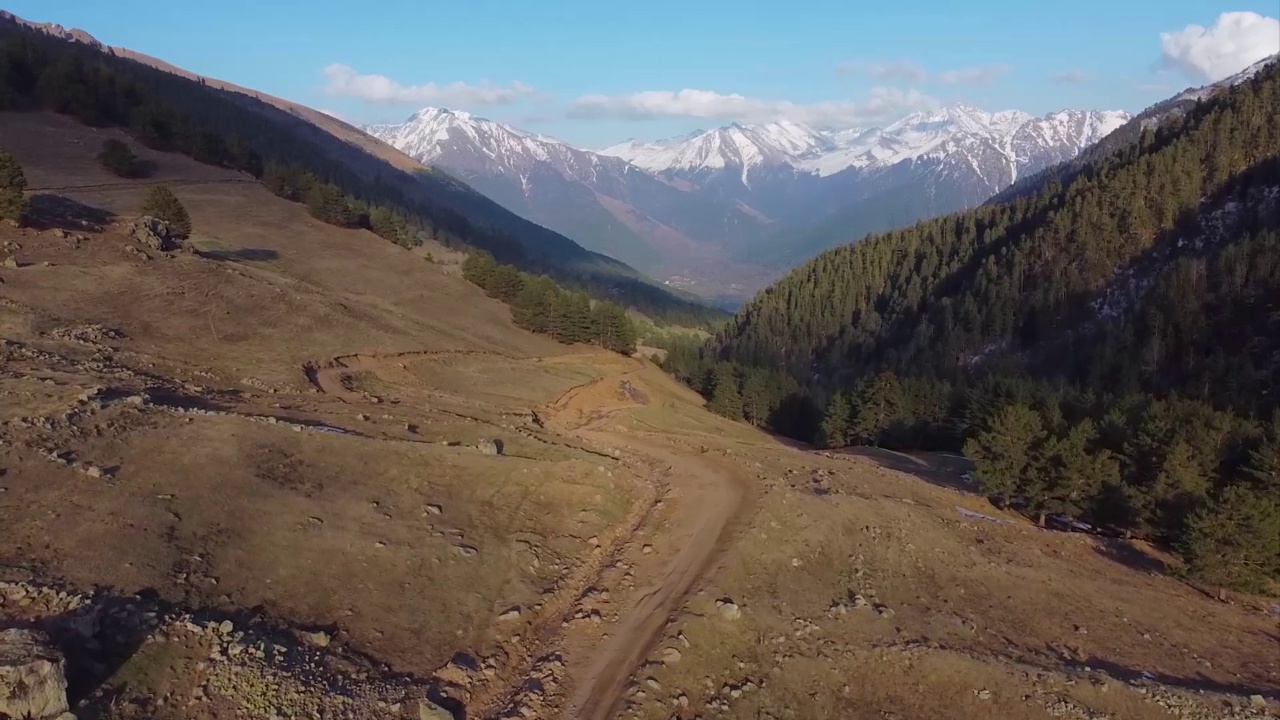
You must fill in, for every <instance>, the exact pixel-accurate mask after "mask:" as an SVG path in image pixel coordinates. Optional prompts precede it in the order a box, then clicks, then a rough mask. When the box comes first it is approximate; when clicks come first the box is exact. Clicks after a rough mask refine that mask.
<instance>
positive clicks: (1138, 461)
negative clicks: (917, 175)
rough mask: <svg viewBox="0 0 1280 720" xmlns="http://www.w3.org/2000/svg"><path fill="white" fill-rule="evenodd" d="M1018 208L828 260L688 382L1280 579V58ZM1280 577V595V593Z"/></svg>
mask: <svg viewBox="0 0 1280 720" xmlns="http://www.w3.org/2000/svg"><path fill="white" fill-rule="evenodd" d="M1067 177H1068V179H1060V178H1059V176H1057V175H1055V174H1053V173H1048V174H1046V176H1045V180H1044V182H1043V183H1042V184H1041V185H1040V186H1039V187H1038V188H1033V189H1031V190H1024V191H1022V192H1020V193H1018V195H1017V197H1016V198H1013V199H1011V200H1009V201H1007V202H1002V203H993V204H990V205H987V206H983V207H980V208H977V209H974V210H971V211H967V212H962V213H958V214H953V215H950V216H946V217H942V218H938V219H934V220H929V221H924V222H920V223H918V224H915V225H913V226H910V227H905V228H902V229H899V230H895V231H893V232H888V233H884V234H881V235H877V236H872V237H869V238H868V239H866V240H864V241H862V242H860V243H857V244H854V245H848V246H844V247H840V248H835V249H832V250H829V251H827V252H824V253H823V254H821V255H819V256H818V257H816V258H815V259H813V260H812V261H810V262H809V263H807V264H805V265H804V266H802V267H800V268H798V269H796V270H795V271H793V272H792V273H791V274H790V275H789V276H788V277H786V278H785V279H783V280H782V281H780V282H778V283H777V284H776V285H774V286H772V287H770V288H768V289H767V290H765V291H763V292H761V293H760V294H759V295H757V296H756V297H755V298H754V299H753V300H751V301H750V302H749V303H748V304H747V305H746V306H745V307H744V308H743V309H742V311H741V312H739V313H738V315H737V316H736V317H734V318H733V320H732V321H731V322H730V323H729V324H728V325H727V326H726V327H725V328H724V329H723V330H722V331H721V332H719V333H718V334H717V335H716V336H715V337H714V338H713V339H712V340H711V341H709V342H708V343H706V344H697V343H693V342H686V343H677V344H675V345H673V346H672V347H670V348H669V351H670V352H669V355H668V360H667V368H668V369H669V370H670V371H671V372H673V373H674V374H676V375H677V376H678V377H680V378H681V379H682V380H684V381H685V382H687V383H689V384H691V385H692V386H694V387H696V388H698V389H701V390H702V391H703V392H704V394H705V395H706V396H707V398H708V402H709V405H710V407H711V408H712V409H713V410H715V411H717V412H720V413H722V414H724V415H727V416H729V417H733V418H740V419H744V420H746V421H748V422H751V423H753V424H756V425H759V426H762V427H765V428H768V429H770V430H772V431H774V432H778V433H781V434H784V435H789V436H792V437H796V438H800V439H803V440H806V441H810V442H814V443H816V444H819V445H821V446H826V447H841V446H846V445H852V444H875V445H880V446H884V447H889V448H896V449H919V450H943V451H955V452H963V453H964V454H965V455H967V456H968V457H969V458H971V459H972V460H973V461H974V463H975V469H974V471H973V473H972V475H973V480H974V482H975V483H976V485H977V488H978V489H980V490H981V491H983V492H984V493H986V494H987V495H989V496H991V497H993V498H994V499H996V500H997V501H998V502H1002V503H1008V504H1010V505H1013V506H1015V507H1018V508H1019V509H1021V510H1022V511H1024V512H1025V513H1027V514H1028V515H1029V516H1030V517H1033V518H1035V519H1037V520H1039V521H1041V522H1043V521H1044V520H1045V519H1046V517H1049V516H1053V515H1056V514H1062V515H1067V516H1070V517H1072V518H1077V519H1079V520H1081V521H1083V522H1086V523H1091V524H1093V525H1096V526H1098V527H1099V528H1107V529H1111V530H1114V531H1117V532H1124V533H1127V534H1130V535H1134V536H1139V537H1144V538H1148V539H1152V540H1156V541H1160V542H1163V543H1166V544H1167V545H1169V546H1171V547H1173V548H1175V549H1177V550H1179V551H1180V552H1181V554H1182V556H1183V558H1184V559H1185V561H1186V569H1187V571H1188V572H1189V573H1190V574H1192V575H1193V576H1194V577H1196V578H1199V579H1200V580H1202V581H1204V582H1207V583H1213V584H1217V585H1220V586H1231V587H1237V588H1241V589H1246V590H1262V589H1264V588H1266V587H1267V585H1268V583H1269V582H1273V581H1274V580H1276V579H1277V578H1280V65H1278V64H1276V63H1273V64H1272V65H1270V66H1269V67H1267V68H1264V69H1263V70H1262V71H1261V72H1260V73H1259V74H1258V75H1257V76H1256V77H1255V78H1254V79H1252V80H1250V81H1246V82H1244V83H1242V84H1240V85H1238V86H1235V87H1232V88H1227V89H1224V90H1222V91H1220V92H1218V93H1216V94H1215V95H1214V96H1213V97H1211V98H1209V99H1206V100H1202V101H1200V102H1199V103H1197V104H1196V105H1195V106H1194V107H1191V108H1189V109H1188V110H1187V111H1186V112H1185V113H1183V114H1180V115H1177V116H1174V117H1171V118H1169V119H1167V120H1166V121H1164V122H1163V124H1160V125H1159V126H1154V127H1152V126H1148V127H1146V128H1144V129H1142V131H1141V132H1140V133H1137V136H1136V137H1135V138H1134V139H1133V140H1132V141H1130V142H1128V143H1124V144H1121V145H1119V146H1117V147H1115V148H1114V149H1112V150H1111V152H1109V153H1108V154H1105V155H1101V156H1098V157H1095V158H1094V159H1092V160H1090V161H1089V162H1087V163H1085V164H1084V165H1083V166H1081V167H1078V168H1073V172H1072V173H1070V174H1069V176H1067ZM1272 587H1275V586H1272Z"/></svg>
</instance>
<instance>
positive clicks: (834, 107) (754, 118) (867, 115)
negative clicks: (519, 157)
mask: <svg viewBox="0 0 1280 720" xmlns="http://www.w3.org/2000/svg"><path fill="white" fill-rule="evenodd" d="M938 105H939V103H938V101H937V100H935V99H933V98H931V97H929V96H928V95H925V94H923V93H921V92H920V91H918V90H900V89H898V88H886V87H876V88H872V89H871V93H870V95H869V96H868V97H867V99H866V100H865V101H862V102H853V101H844V100H829V101H824V102H816V103H794V102H791V101H789V100H766V99H763V98H753V97H747V96H745V95H738V94H731V95H725V94H722V93H718V92H715V91H712V90H692V89H685V90H680V91H678V92H672V91H670V90H652V91H648V92H638V93H632V94H630V95H614V96H610V95H583V96H582V97H579V98H578V99H576V100H574V101H573V102H572V103H570V105H569V115H570V117H576V118H602V117H615V118H623V119H628V120H651V119H655V118H662V117H689V118H710V119H716V120H736V121H741V122H748V123H761V122H774V121H778V120H790V121H793V122H800V123H805V124H807V125H816V126H826V125H841V126H854V125H864V124H877V123H881V122H884V121H886V120H893V119H896V118H898V117H900V116H902V115H905V114H907V113H910V112H915V111H917V110H930V109H933V108H936V107H938Z"/></svg>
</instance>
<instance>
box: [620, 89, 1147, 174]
mask: <svg viewBox="0 0 1280 720" xmlns="http://www.w3.org/2000/svg"><path fill="white" fill-rule="evenodd" d="M1128 120H1129V114H1128V113H1126V112H1123V111H1119V110H1101V111H1079V110H1063V111H1061V112H1056V113H1050V114H1049V115H1046V116H1044V117H1042V118H1036V117H1032V116H1030V115H1028V114H1026V113H1024V112H1021V111H1018V110H1008V111H1004V112H997V113H987V112H984V111H982V110H980V109H978V108H976V107H973V106H970V105H955V106H952V107H947V108H943V109H942V110H940V111H938V112H933V113H915V114H912V115H908V116H907V117H905V118H903V119H902V120H899V121H898V122H896V123H894V124H892V125H890V126H888V127H886V128H847V129H842V130H834V131H832V130H826V131H824V130H815V129H813V128H809V127H806V126H804V125H800V124H797V123H769V124H767V125H759V126H743V125H738V124H733V125H729V126H726V127H723V128H719V129H716V130H710V131H705V132H702V131H700V132H697V133H694V134H692V135H687V136H684V137H679V138H672V139H669V140H662V141H658V142H651V143H644V142H637V141H635V140H631V141H628V142H625V143H621V144H619V145H614V146H612V147H608V148H605V149H604V150H601V151H600V152H601V153H602V154H604V155H612V156H614V157H620V158H622V159H624V160H627V161H629V162H631V163H632V164H634V165H636V166H638V167H641V168H644V169H645V170H648V171H650V172H653V173H671V174H677V175H680V174H690V173H693V174H697V173H704V172H708V171H710V172H718V171H725V170H732V171H734V172H736V173H737V174H738V175H739V177H740V179H741V180H742V182H743V184H744V185H749V184H750V182H751V177H752V174H753V173H754V172H755V171H757V170H760V169H764V168H769V167H776V166H779V165H786V166H789V167H791V168H793V169H795V170H796V171H798V172H802V173H812V174H816V175H818V176H820V177H827V176H830V175H835V174H838V173H840V172H843V171H845V170H850V169H857V170H863V171H875V170H884V169H888V168H891V167H893V166H894V165H897V164H899V163H902V162H908V161H919V160H921V159H925V158H932V159H937V158H951V157H955V158H957V159H963V160H968V161H969V162H970V164H971V165H972V169H973V171H974V173H975V174H976V175H978V176H980V177H986V178H988V180H989V182H988V184H992V185H995V184H1000V183H1001V182H1002V177H1003V176H1005V175H1008V176H1011V177H1012V179H1017V176H1018V175H1019V174H1020V173H1024V172H1028V171H1031V172H1034V171H1036V170H1039V169H1041V168H1044V167H1047V166H1048V165H1052V164H1054V163H1057V162H1061V161H1063V160H1066V159H1068V158H1071V157H1074V156H1075V155H1076V154H1077V153H1079V152H1080V151H1081V150H1083V149H1084V148H1086V147H1088V146H1089V145H1091V144H1093V143H1095V142H1097V141H1098V140H1100V139H1101V138H1102V137H1104V136H1105V135H1107V134H1108V133H1110V132H1111V131H1112V130H1115V129H1116V128H1118V127H1120V126H1121V125H1123V124H1124V123H1125V122H1127V121H1128ZM992 161H995V162H997V163H998V165H996V166H993V165H991V164H990V163H991V162H992ZM1012 179H1011V180H1009V181H1008V182H1012ZM1008 182H1005V183H1004V184H1008ZM995 189H996V190H998V189H999V188H995Z"/></svg>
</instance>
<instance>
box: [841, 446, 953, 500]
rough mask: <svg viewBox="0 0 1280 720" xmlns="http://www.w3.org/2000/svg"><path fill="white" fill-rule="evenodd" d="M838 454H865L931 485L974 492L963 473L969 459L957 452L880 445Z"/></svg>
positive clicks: (877, 461) (883, 464)
mask: <svg viewBox="0 0 1280 720" xmlns="http://www.w3.org/2000/svg"><path fill="white" fill-rule="evenodd" d="M837 454H839V455H853V456H856V457H860V458H865V459H867V460H870V461H871V462H873V463H875V464H877V465H879V466H880V467H882V468H885V469H888V470H896V471H898V472H901V473H906V474H908V475H913V476H915V477H918V478H920V479H921V480H924V481H925V482H927V483H929V484H931V485H937V486H938V487H944V488H950V489H952V490H961V491H963V492H969V493H971V492H974V490H973V488H971V487H969V486H968V485H966V484H965V482H964V480H963V478H962V476H963V475H964V473H965V472H967V471H968V470H969V466H970V464H969V461H968V460H966V459H965V458H963V457H960V456H958V455H945V454H942V453H915V454H911V455H908V454H907V453H901V452H897V451H895V450H885V449H884V448H878V447H851V448H845V449H843V450H839V451H837Z"/></svg>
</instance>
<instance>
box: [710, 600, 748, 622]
mask: <svg viewBox="0 0 1280 720" xmlns="http://www.w3.org/2000/svg"><path fill="white" fill-rule="evenodd" d="M716 607H717V608H719V609H720V617H722V618H724V619H725V620H737V619H738V618H740V617H742V608H739V607H738V604H737V603H735V602H734V601H732V600H730V599H728V598H725V599H722V600H717V601H716Z"/></svg>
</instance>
